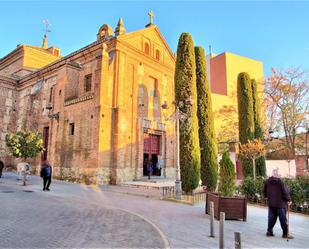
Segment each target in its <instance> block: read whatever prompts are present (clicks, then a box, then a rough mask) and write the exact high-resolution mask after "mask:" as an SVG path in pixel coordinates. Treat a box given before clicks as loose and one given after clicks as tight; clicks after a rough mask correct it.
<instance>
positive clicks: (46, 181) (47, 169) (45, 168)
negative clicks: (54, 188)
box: [40, 160, 52, 191]
mask: <svg viewBox="0 0 309 249" xmlns="http://www.w3.org/2000/svg"><path fill="white" fill-rule="evenodd" d="M40 175H41V177H42V178H43V191H45V190H47V191H50V189H49V186H50V183H51V178H52V167H51V165H50V164H49V163H48V161H47V160H45V161H44V162H43V164H42V168H41V172H40Z"/></svg>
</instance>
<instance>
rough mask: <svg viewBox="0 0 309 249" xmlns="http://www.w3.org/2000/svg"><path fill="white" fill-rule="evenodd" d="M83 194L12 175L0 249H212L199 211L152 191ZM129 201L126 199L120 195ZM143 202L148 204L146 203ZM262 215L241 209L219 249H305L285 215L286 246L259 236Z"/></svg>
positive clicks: (1, 206) (302, 224) (2, 193)
mask: <svg viewBox="0 0 309 249" xmlns="http://www.w3.org/2000/svg"><path fill="white" fill-rule="evenodd" d="M126 188H128V187H121V186H102V187H96V186H85V185H80V184H73V183H67V182H61V181H56V180H54V181H53V182H52V185H51V191H50V192H43V191H42V190H41V179H40V178H39V177H37V176H31V177H30V179H29V185H27V186H25V187H23V186H21V183H20V182H18V181H16V175H14V174H13V173H4V178H3V179H1V181H0V248H115V247H117V248H167V247H171V248H218V245H219V242H218V222H217V221H216V222H215V232H216V238H209V237H208V235H209V216H208V215H205V214H204V205H196V206H190V205H185V204H180V203H174V202H169V201H162V200H160V198H159V196H160V195H159V194H157V195H156V194H155V192H154V190H152V189H151V190H147V189H143V188H136V189H135V192H136V194H135V193H134V191H133V190H132V189H130V191H127V189H126ZM128 193H129V194H128ZM146 196H147V197H148V198H146ZM266 221H267V209H266V208H263V207H256V206H251V205H249V206H248V220H247V222H242V221H226V223H225V246H226V248H234V244H233V243H234V242H233V239H234V232H235V231H238V232H241V235H242V244H243V248H309V217H308V216H304V215H300V214H291V216H290V223H291V233H292V234H293V235H294V236H295V239H294V240H290V241H288V242H287V241H286V240H284V239H282V238H281V229H280V226H279V224H277V225H276V227H275V229H274V233H275V235H276V236H275V237H273V238H269V237H266V236H265V230H266Z"/></svg>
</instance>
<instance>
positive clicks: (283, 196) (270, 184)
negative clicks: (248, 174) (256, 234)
mask: <svg viewBox="0 0 309 249" xmlns="http://www.w3.org/2000/svg"><path fill="white" fill-rule="evenodd" d="M264 196H265V197H266V198H267V203H268V228H267V233H266V236H274V233H273V227H274V226H275V224H276V221H277V218H278V216H279V220H280V225H281V228H282V231H283V233H282V237H283V238H289V239H293V236H291V235H289V233H288V224H287V218H286V211H287V205H290V204H291V196H290V193H289V189H288V187H287V186H286V185H285V184H284V182H283V181H282V180H281V179H280V175H279V174H278V170H274V171H273V176H271V177H269V178H268V179H267V180H266V181H265V183H264Z"/></svg>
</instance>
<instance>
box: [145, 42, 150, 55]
mask: <svg viewBox="0 0 309 249" xmlns="http://www.w3.org/2000/svg"><path fill="white" fill-rule="evenodd" d="M145 54H150V46H149V44H148V43H145Z"/></svg>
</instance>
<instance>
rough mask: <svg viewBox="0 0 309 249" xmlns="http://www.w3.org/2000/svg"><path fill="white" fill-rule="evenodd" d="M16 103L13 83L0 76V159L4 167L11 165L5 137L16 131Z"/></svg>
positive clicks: (15, 91)
mask: <svg viewBox="0 0 309 249" xmlns="http://www.w3.org/2000/svg"><path fill="white" fill-rule="evenodd" d="M16 102H17V90H16V84H15V82H14V81H12V80H10V79H5V78H4V77H1V76H0V158H1V159H2V160H4V163H5V165H10V164H12V163H13V161H12V158H11V157H9V156H8V153H7V149H6V145H5V135H6V134H7V133H9V132H14V131H15V130H16V113H17V106H16Z"/></svg>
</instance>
